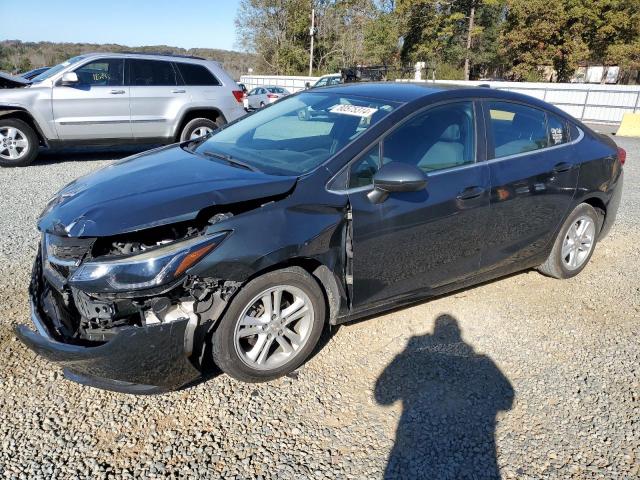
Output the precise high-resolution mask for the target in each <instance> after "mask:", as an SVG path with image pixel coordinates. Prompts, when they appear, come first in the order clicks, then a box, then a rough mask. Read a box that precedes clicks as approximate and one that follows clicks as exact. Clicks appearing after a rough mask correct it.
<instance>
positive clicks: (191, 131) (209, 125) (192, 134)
mask: <svg viewBox="0 0 640 480" xmlns="http://www.w3.org/2000/svg"><path fill="white" fill-rule="evenodd" d="M225 123H226V122H225V121H224V118H222V117H218V118H217V119H216V121H215V122H214V121H213V120H210V119H208V118H194V119H193V120H191V121H189V122H188V123H187V124H186V125H185V126H184V128H183V129H182V133H181V134H180V141H181V142H186V141H187V140H195V139H196V138H200V137H204V136H205V135H208V134H210V133H211V132H213V131H214V130H217V129H218V128H220V127H222V126H223V125H224V124H225Z"/></svg>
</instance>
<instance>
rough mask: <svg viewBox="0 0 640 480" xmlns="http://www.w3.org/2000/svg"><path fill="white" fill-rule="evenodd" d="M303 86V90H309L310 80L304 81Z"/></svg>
mask: <svg viewBox="0 0 640 480" xmlns="http://www.w3.org/2000/svg"><path fill="white" fill-rule="evenodd" d="M304 88H305V90H309V89H310V88H311V82H305V83H304Z"/></svg>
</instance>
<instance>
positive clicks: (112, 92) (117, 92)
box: [111, 90, 125, 95]
mask: <svg viewBox="0 0 640 480" xmlns="http://www.w3.org/2000/svg"><path fill="white" fill-rule="evenodd" d="M123 93H125V91H124V90H111V94H112V95H122V94H123Z"/></svg>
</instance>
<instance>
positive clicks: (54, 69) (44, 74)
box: [31, 55, 86, 83]
mask: <svg viewBox="0 0 640 480" xmlns="http://www.w3.org/2000/svg"><path fill="white" fill-rule="evenodd" d="M83 58H86V57H85V56H84V55H78V56H77V57H72V58H70V59H69V60H66V61H64V62H62V63H59V64H58V65H56V66H55V67H51V68H50V69H49V70H46V71H44V72H42V73H41V74H40V75H38V76H36V77H33V78H32V79H31V82H32V83H37V82H41V81H42V80H46V79H47V78H50V77H52V76H53V75H55V74H56V73H58V72H60V71H62V70H64V69H65V68H67V67H68V66H69V65H72V64H74V63H77V62H79V61H80V60H82V59H83Z"/></svg>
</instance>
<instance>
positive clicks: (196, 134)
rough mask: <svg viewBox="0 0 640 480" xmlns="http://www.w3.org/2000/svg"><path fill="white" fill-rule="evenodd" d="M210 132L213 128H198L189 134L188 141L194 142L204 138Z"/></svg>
mask: <svg viewBox="0 0 640 480" xmlns="http://www.w3.org/2000/svg"><path fill="white" fill-rule="evenodd" d="M211 132H213V128H209V127H198V128H196V129H195V130H194V131H193V132H191V136H190V137H189V140H195V139H196V138H200V137H204V136H205V135H209V134H210V133H211Z"/></svg>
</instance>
